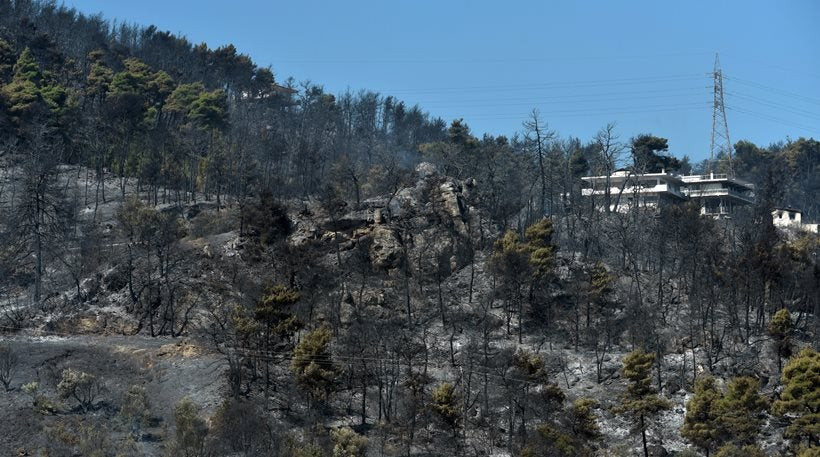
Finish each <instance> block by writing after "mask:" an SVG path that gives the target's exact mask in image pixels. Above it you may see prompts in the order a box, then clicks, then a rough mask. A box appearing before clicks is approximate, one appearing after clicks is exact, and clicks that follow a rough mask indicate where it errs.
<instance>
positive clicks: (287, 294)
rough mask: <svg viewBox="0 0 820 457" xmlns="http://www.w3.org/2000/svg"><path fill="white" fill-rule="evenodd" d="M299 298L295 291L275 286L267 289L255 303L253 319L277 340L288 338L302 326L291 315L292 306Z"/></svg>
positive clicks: (278, 285)
mask: <svg viewBox="0 0 820 457" xmlns="http://www.w3.org/2000/svg"><path fill="white" fill-rule="evenodd" d="M300 298H301V296H300V294H299V292H298V291H297V290H294V289H291V288H289V287H286V286H283V285H280V284H277V285H275V286H272V287H269V288H268V289H267V290H266V291H265V294H264V295H262V298H260V299H259V301H257V302H256V307H255V308H254V310H253V314H254V318H255V319H256V320H257V321H259V322H261V323H262V324H263V325H264V327H265V329H266V331H270V332H272V334H273V335H276V336H278V337H279V338H289V337H290V336H292V335H293V334H294V333H296V331H298V330H299V329H300V328H301V326H302V324H301V323H300V322H299V320H298V319H297V318H296V316H295V315H293V314H292V309H291V308H292V306H293V305H294V304H296V303H297V302H298V301H299V299H300Z"/></svg>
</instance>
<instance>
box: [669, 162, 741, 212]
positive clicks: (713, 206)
mask: <svg viewBox="0 0 820 457" xmlns="http://www.w3.org/2000/svg"><path fill="white" fill-rule="evenodd" d="M681 179H682V180H683V182H684V188H683V192H684V194H686V196H687V197H688V198H689V199H690V200H696V201H698V202H700V204H701V213H702V214H709V215H713V216H726V215H729V214H731V212H732V211H734V209H735V208H737V207H739V206H746V205H752V204H754V202H755V195H754V186H753V185H752V184H751V183H748V182H746V181H743V180H740V179H737V178H730V177H729V176H727V175H725V174H715V173H710V174H708V175H690V176H682V177H681Z"/></svg>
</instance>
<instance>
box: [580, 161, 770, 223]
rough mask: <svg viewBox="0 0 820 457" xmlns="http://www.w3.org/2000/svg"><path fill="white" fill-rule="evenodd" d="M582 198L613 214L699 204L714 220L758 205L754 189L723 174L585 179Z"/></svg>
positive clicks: (615, 175)
mask: <svg viewBox="0 0 820 457" xmlns="http://www.w3.org/2000/svg"><path fill="white" fill-rule="evenodd" d="M581 180H582V181H584V188H583V189H582V191H581V192H582V195H583V196H585V197H592V198H595V199H596V201H595V204H596V205H598V206H600V207H601V208H603V207H605V206H606V201H607V199H608V200H609V207H610V210H611V211H627V210H629V209H630V208H634V207H635V205H638V206H639V207H645V208H650V209H651V208H659V207H660V206H663V205H664V204H668V203H680V202H684V201H688V200H694V201H697V202H698V203H699V204H700V207H701V213H702V214H705V215H710V216H714V217H723V216H728V215H729V214H731V212H732V211H733V210H734V209H735V208H737V207H740V206H745V205H751V204H753V203H754V201H755V196H754V186H753V185H752V184H750V183H748V182H746V181H743V180H740V179H736V178H730V177H728V176H727V175H724V174H714V173H710V174H708V175H689V176H680V175H676V174H672V173H667V172H665V171H661V172H660V173H645V174H636V173H632V172H631V171H629V170H618V171H616V172H614V173H612V174H611V175H609V176H584V177H582V178H581Z"/></svg>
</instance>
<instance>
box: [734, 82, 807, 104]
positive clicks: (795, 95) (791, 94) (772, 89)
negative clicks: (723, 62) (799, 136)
mask: <svg viewBox="0 0 820 457" xmlns="http://www.w3.org/2000/svg"><path fill="white" fill-rule="evenodd" d="M725 78H726V79H728V80H730V81H734V82H738V83H740V84H744V85H747V86H750V87H756V88H758V89H763V90H768V91H770V92H775V93H778V94H781V95H785V96H788V97H792V98H795V99H798V100H802V101H805V102H808V103H814V104H817V105H820V100H818V99H816V98H811V97H807V96H805V95H801V94H798V93H795V92H790V91H787V90H783V89H779V88H776V87H771V86H766V85H764V84H760V83H757V82H754V81H749V80H747V79H742V78H737V77H734V76H725Z"/></svg>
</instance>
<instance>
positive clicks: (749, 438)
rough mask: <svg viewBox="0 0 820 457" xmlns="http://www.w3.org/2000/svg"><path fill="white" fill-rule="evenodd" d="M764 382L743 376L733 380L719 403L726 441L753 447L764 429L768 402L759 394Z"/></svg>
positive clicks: (721, 426)
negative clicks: (764, 414)
mask: <svg viewBox="0 0 820 457" xmlns="http://www.w3.org/2000/svg"><path fill="white" fill-rule="evenodd" d="M759 388H760V381H758V380H757V379H755V378H752V377H748V376H742V377H739V378H734V379H732V380H731V381H729V384H728V385H727V387H726V394H725V395H724V396H723V398H722V399H720V401H719V402H718V411H719V414H720V429H721V431H722V433H723V435H724V439H725V440H727V441H731V442H733V443H736V444H753V443H754V442H755V441H757V435H758V433H760V428H761V427H762V426H763V423H764V419H763V417H762V414H763V413H764V412H765V411H766V410H767V409H768V407H769V404H768V402H767V401H766V400H765V399H764V398H763V397H762V396H761V395H760V393H759Z"/></svg>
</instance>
